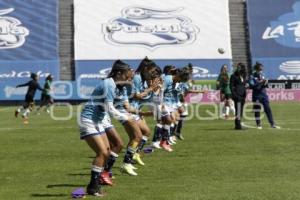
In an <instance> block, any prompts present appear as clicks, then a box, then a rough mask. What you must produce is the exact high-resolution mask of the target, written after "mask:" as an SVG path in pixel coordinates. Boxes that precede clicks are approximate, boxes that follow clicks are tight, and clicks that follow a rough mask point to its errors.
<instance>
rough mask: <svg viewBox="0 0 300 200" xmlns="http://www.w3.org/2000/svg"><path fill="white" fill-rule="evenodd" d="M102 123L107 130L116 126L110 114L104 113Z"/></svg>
mask: <svg viewBox="0 0 300 200" xmlns="http://www.w3.org/2000/svg"><path fill="white" fill-rule="evenodd" d="M101 124H102V126H103V128H104V130H107V129H110V128H113V127H114V125H113V124H112V123H111V119H110V116H109V114H105V115H104V118H103V120H102V121H101Z"/></svg>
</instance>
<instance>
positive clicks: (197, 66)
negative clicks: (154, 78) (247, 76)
mask: <svg viewBox="0 0 300 200" xmlns="http://www.w3.org/2000/svg"><path fill="white" fill-rule="evenodd" d="M123 61H124V62H126V63H128V64H129V65H130V66H131V67H132V68H133V69H136V68H137V67H138V65H139V63H140V62H141V60H123ZM154 61H155V63H156V64H157V65H158V66H160V67H161V68H162V69H163V67H164V66H166V65H174V66H176V67H184V66H187V65H188V63H189V62H190V63H192V64H193V66H194V67H193V79H194V80H200V79H205V80H216V79H217V78H218V75H219V73H220V68H221V66H222V65H223V64H227V65H228V66H229V67H230V66H231V60H230V59H215V60H212V59H207V60H203V59H202V60H199V59H195V60H185V59H184V60H154ZM113 62H114V61H113V60H103V61H99V60H98V61H87V60H82V61H81V60H77V61H76V80H77V82H78V80H79V79H80V81H81V82H83V83H84V82H86V81H87V79H95V78H103V77H106V75H107V74H108V73H109V72H110V69H111V66H112V64H113Z"/></svg>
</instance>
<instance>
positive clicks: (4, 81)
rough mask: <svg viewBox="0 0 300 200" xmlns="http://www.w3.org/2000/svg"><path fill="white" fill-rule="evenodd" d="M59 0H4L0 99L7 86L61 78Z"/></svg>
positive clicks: (0, 23)
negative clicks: (37, 78) (36, 78)
mask: <svg viewBox="0 0 300 200" xmlns="http://www.w3.org/2000/svg"><path fill="white" fill-rule="evenodd" d="M58 37H59V36H58V1H57V0H43V1H41V0H0V85H1V92H0V99H1V100H8V99H7V97H6V96H5V95H4V96H3V95H2V94H3V90H4V88H7V87H10V84H11V85H17V84H20V83H23V82H26V81H28V78H29V77H30V73H31V72H34V73H37V74H38V75H40V77H41V78H42V79H44V77H46V76H47V75H48V74H52V75H53V76H54V78H55V79H58V78H59V55H58V49H59V45H58Z"/></svg>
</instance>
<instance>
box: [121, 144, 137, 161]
mask: <svg viewBox="0 0 300 200" xmlns="http://www.w3.org/2000/svg"><path fill="white" fill-rule="evenodd" d="M137 144H138V143H137V142H133V144H132V145H131V146H128V147H127V151H126V153H125V157H124V163H127V164H131V161H132V157H133V155H134V154H135V152H136V150H137Z"/></svg>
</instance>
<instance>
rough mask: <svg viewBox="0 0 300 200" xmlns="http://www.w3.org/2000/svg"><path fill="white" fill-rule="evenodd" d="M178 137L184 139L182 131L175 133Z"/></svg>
mask: <svg viewBox="0 0 300 200" xmlns="http://www.w3.org/2000/svg"><path fill="white" fill-rule="evenodd" d="M175 135H176V137H177V138H178V139H179V140H184V137H183V136H182V134H180V133H175Z"/></svg>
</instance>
